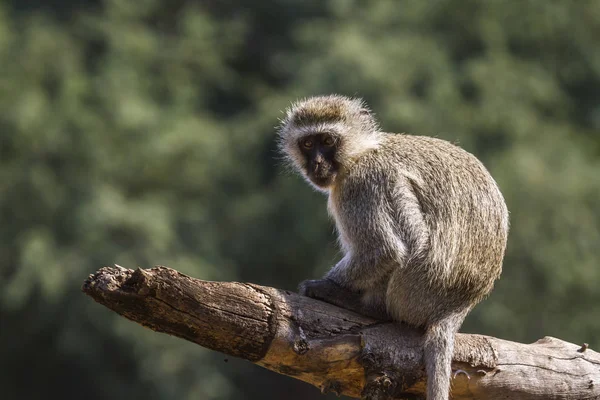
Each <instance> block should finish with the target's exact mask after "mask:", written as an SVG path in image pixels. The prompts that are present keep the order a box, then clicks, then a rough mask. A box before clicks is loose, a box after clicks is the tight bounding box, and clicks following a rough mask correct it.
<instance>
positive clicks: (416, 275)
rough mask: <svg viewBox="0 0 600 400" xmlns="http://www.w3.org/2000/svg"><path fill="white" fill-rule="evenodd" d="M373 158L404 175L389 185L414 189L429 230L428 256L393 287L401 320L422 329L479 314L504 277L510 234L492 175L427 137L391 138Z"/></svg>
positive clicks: (472, 158)
mask: <svg viewBox="0 0 600 400" xmlns="http://www.w3.org/2000/svg"><path fill="white" fill-rule="evenodd" d="M371 157H375V158H377V159H378V161H379V162H381V163H386V164H387V163H389V165H382V168H384V169H386V170H388V171H389V170H392V171H397V175H396V176H395V177H394V176H392V177H391V178H390V179H398V182H404V184H406V182H408V185H409V187H410V189H411V191H412V192H413V193H414V196H415V197H416V199H417V200H418V203H419V205H420V210H421V214H422V218H423V221H424V223H425V225H426V227H427V231H428V243H427V245H426V249H425V251H424V252H423V254H422V257H417V258H413V259H411V261H410V262H411V264H412V265H407V266H404V267H403V268H402V271H401V272H400V275H401V276H400V277H399V279H396V283H392V284H394V285H396V286H399V287H394V288H391V290H392V291H397V292H398V293H391V295H393V296H400V297H401V299H398V301H399V302H401V303H402V304H404V307H402V308H403V310H400V311H399V312H400V313H401V314H402V315H401V317H402V319H403V320H407V322H409V323H413V324H423V323H429V322H431V320H432V319H433V320H435V319H437V318H438V317H443V316H444V315H445V314H446V311H450V310H457V309H465V310H468V309H470V308H472V307H473V306H474V305H475V304H476V303H478V302H479V301H481V300H482V299H483V298H484V297H485V296H486V295H487V294H488V293H489V292H490V291H491V289H492V287H493V284H494V281H495V280H496V279H497V278H498V277H499V275H500V272H501V269H502V259H503V257H504V251H505V247H506V241H507V235H508V210H507V208H506V204H505V202H504V198H503V197H502V194H501V193H500V190H499V188H498V186H497V184H496V182H495V181H494V179H493V178H492V176H491V175H490V174H489V172H488V171H487V169H486V168H485V167H484V166H483V164H482V163H481V162H480V161H479V160H478V159H477V158H476V157H475V156H473V155H472V154H470V153H468V152H467V151H465V150H463V149H461V148H459V147H458V146H455V145H453V144H451V143H449V142H447V141H444V140H440V139H436V138H431V137H425V136H412V135H400V134H386V135H385V139H384V140H383V142H382V143H381V146H380V148H379V149H378V150H377V151H376V152H374V153H373V155H372V156H371ZM394 185H395V183H394V182H392V183H391V185H390V186H388V187H390V188H394V187H395V186H394ZM399 190H401V189H399ZM392 195H393V193H392ZM399 223H401V222H400V221H399ZM399 228H400V229H401V228H402V227H399ZM388 291H390V289H388ZM389 301H390V300H389V299H388V302H389ZM391 301H393V300H391ZM407 303H412V304H407ZM391 311H393V310H391ZM407 313H408V314H410V315H407ZM422 319H425V320H422Z"/></svg>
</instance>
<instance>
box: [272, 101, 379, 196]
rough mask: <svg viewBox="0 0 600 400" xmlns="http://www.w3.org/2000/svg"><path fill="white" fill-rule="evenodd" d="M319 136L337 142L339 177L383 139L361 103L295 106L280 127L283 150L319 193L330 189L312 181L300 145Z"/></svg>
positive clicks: (319, 103) (309, 103)
mask: <svg viewBox="0 0 600 400" xmlns="http://www.w3.org/2000/svg"><path fill="white" fill-rule="evenodd" d="M319 133H328V134H330V135H331V136H333V137H334V138H335V139H336V140H337V143H338V147H337V152H336V157H335V159H336V161H337V162H338V163H339V164H340V167H341V171H339V174H342V175H343V174H344V170H345V169H347V168H349V167H350V166H351V164H352V163H353V160H355V159H357V158H358V157H359V156H360V155H361V154H364V153H365V152H367V151H369V150H372V149H375V148H377V146H378V145H379V140H380V138H381V136H382V135H381V132H380V131H379V126H378V125H377V122H376V121H375V119H374V118H373V116H372V115H371V113H370V111H369V110H368V108H367V107H366V105H365V104H364V102H363V101H362V100H361V99H353V98H349V97H344V96H339V95H330V96H319V97H311V98H308V99H304V100H300V101H298V102H296V103H294V104H292V105H291V107H289V108H288V110H287V111H286V116H285V117H284V118H283V120H282V121H281V124H280V127H279V147H280V150H281V153H282V154H283V155H284V156H285V157H286V159H287V161H288V162H289V163H290V164H291V165H292V166H293V167H294V169H296V170H298V171H300V172H301V173H302V175H303V177H304V178H305V179H306V181H307V182H308V183H309V184H310V185H311V186H313V187H314V188H315V189H317V190H319V191H327V190H328V189H329V188H323V187H320V186H317V185H315V184H314V183H313V182H312V181H311V180H310V179H308V177H307V175H306V159H305V158H304V156H303V155H302V152H301V151H300V147H299V145H298V143H299V142H300V141H301V140H302V138H304V137H306V136H310V135H314V134H319ZM332 183H333V184H335V182H332Z"/></svg>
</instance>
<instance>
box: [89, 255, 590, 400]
mask: <svg viewBox="0 0 600 400" xmlns="http://www.w3.org/2000/svg"><path fill="white" fill-rule="evenodd" d="M82 290H83V291H84V292H85V293H86V294H88V295H89V296H91V297H92V298H94V300H96V301H97V302H99V303H100V304H103V305H104V306H106V307H108V308H110V309H111V310H113V311H115V312H117V313H119V314H121V315H123V316H125V317H127V318H129V319H131V320H133V321H135V322H137V323H139V324H142V325H143V326H146V327H148V328H150V329H153V330H155V331H158V332H164V333H168V334H170V335H174V336H178V337H180V338H183V339H186V340H189V341H192V342H194V343H197V344H199V345H201V346H204V347H207V348H210V349H213V350H216V351H220V352H222V353H225V354H229V355H231V356H236V357H241V358H244V359H247V360H250V361H252V362H254V363H255V364H257V365H260V366H262V367H265V368H268V369H270V370H272V371H275V372H277V373H280V374H284V375H288V376H291V377H294V378H296V379H300V380H302V381H305V382H308V383H310V384H312V385H315V386H317V387H319V388H321V390H322V391H323V392H335V393H338V394H343V395H347V396H351V397H360V396H361V393H370V394H373V393H379V392H381V391H384V392H385V391H389V393H391V395H392V396H393V397H395V398H411V397H422V396H423V394H424V392H425V384H426V376H425V373H424V368H423V360H422V343H421V340H422V332H420V331H419V330H418V329H415V328H411V327H408V326H406V325H403V324H396V323H389V322H387V323H386V322H380V321H375V320H373V319H370V318H367V317H364V316H361V315H358V314H355V313H353V312H350V311H347V310H344V309H341V308H338V307H335V306H333V305H330V304H326V303H323V302H320V301H317V300H313V299H310V298H307V297H303V296H300V295H298V294H296V293H292V292H288V291H284V290H278V289H274V288H269V287H263V286H258V285H253V284H247V283H236V282H208V281H202V280H199V279H195V278H191V277H188V276H186V275H183V274H181V273H179V272H177V271H175V270H172V269H169V268H165V267H156V268H152V269H147V270H143V269H137V270H135V271H134V270H129V269H124V268H121V267H119V266H115V267H105V268H102V269H100V270H99V271H98V272H96V273H95V274H93V275H90V277H89V278H88V279H87V280H86V281H85V283H84V284H83V288H82ZM391 353H393V357H390V354H391ZM392 358H393V359H394V360H396V361H394V363H393V365H392V364H390V362H389V360H390V359H392ZM398 360H401V362H398ZM452 369H453V371H454V378H453V383H452V399H454V400H458V399H521V400H528V399H540V400H541V399H600V355H599V354H598V353H596V352H595V351H592V350H590V349H588V348H587V345H583V346H581V345H574V344H571V343H567V342H564V341H562V340H559V339H555V338H551V337H545V338H543V339H540V340H538V341H537V342H535V343H532V344H521V343H515V342H509V341H506V340H501V339H496V338H493V337H489V336H482V335H471V334H458V335H457V337H456V345H455V352H454V358H453V362H452ZM382 371H383V372H382ZM385 371H394V372H395V373H394V374H389V376H388V374H387V373H386V372H385ZM398 371H399V372H400V375H401V377H402V379H397V378H395V377H397V372H398ZM372 397H373V398H375V397H376V396H372Z"/></svg>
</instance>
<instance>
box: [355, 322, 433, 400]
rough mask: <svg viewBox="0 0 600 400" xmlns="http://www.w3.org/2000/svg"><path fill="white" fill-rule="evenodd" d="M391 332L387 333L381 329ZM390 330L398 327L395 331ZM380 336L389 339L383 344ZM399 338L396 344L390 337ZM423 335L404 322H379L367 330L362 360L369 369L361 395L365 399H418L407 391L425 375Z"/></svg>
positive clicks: (364, 336) (364, 335) (364, 332)
mask: <svg viewBox="0 0 600 400" xmlns="http://www.w3.org/2000/svg"><path fill="white" fill-rule="evenodd" d="M381 330H385V331H386V332H387V333H386V334H384V335H383V336H379V335H381V333H380V331H381ZM389 330H394V332H392V333H391V334H390V333H389V332H388V331H389ZM380 337H386V338H388V340H387V341H386V342H385V343H383V342H382V341H381V339H380ZM390 337H393V338H398V339H396V340H395V341H393V342H392V343H390V342H389V338H390ZM421 342H422V338H421V336H420V335H418V334H417V333H415V331H414V330H407V327H406V326H405V325H402V324H397V325H396V324H394V325H390V324H385V325H375V326H373V327H371V328H368V329H366V330H364V331H363V335H362V338H361V344H362V353H361V356H360V363H361V364H362V365H363V367H364V368H365V374H366V384H365V387H364V389H363V392H362V394H361V397H362V398H363V399H365V400H387V399H417V398H420V397H418V396H416V395H413V394H410V393H406V392H405V391H404V390H405V389H406V388H408V387H411V386H412V385H413V384H414V383H415V382H416V381H417V380H418V379H419V378H420V377H421V375H422V374H423V372H422V370H421V368H420V363H421V361H422V351H421V347H420V346H421Z"/></svg>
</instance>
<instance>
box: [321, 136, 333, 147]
mask: <svg viewBox="0 0 600 400" xmlns="http://www.w3.org/2000/svg"><path fill="white" fill-rule="evenodd" d="M323 144H324V145H325V146H333V145H334V144H335V139H334V138H332V137H331V136H327V137H326V138H325V139H324V140H323Z"/></svg>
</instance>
